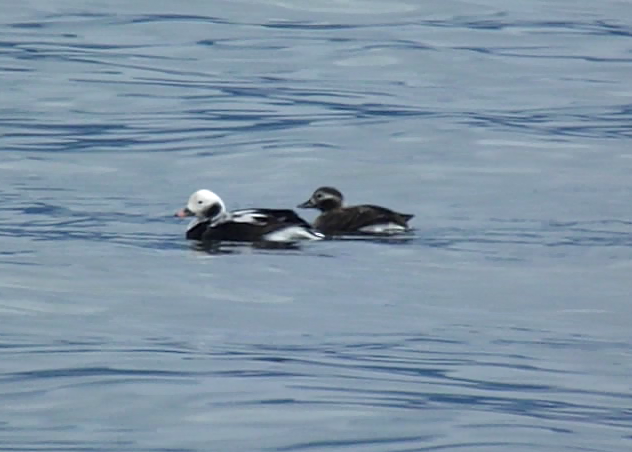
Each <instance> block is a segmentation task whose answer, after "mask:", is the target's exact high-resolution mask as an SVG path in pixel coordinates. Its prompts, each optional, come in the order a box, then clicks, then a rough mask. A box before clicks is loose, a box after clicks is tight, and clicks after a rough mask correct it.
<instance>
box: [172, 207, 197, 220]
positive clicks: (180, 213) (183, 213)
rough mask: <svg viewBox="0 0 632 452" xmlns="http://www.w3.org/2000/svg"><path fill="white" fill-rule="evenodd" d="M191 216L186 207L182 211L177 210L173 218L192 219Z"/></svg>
mask: <svg viewBox="0 0 632 452" xmlns="http://www.w3.org/2000/svg"><path fill="white" fill-rule="evenodd" d="M192 216H193V212H191V211H190V210H189V209H188V208H187V207H185V208H184V209H180V210H178V211H177V212H176V213H175V214H174V217H180V218H185V217H192Z"/></svg>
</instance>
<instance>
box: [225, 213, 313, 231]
mask: <svg viewBox="0 0 632 452" xmlns="http://www.w3.org/2000/svg"><path fill="white" fill-rule="evenodd" d="M231 221H234V222H235V223H249V224H253V225H257V226H265V225H270V224H294V225H300V226H305V227H308V228H309V227H310V224H309V223H308V222H307V221H305V220H303V219H302V218H301V217H299V216H298V214H297V213H296V212H294V211H293V210H291V209H241V210H234V211H232V212H231Z"/></svg>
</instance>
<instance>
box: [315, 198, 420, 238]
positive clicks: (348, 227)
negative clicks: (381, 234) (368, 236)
mask: <svg viewBox="0 0 632 452" xmlns="http://www.w3.org/2000/svg"><path fill="white" fill-rule="evenodd" d="M412 217H413V216H412V215H408V214H401V213H398V212H394V211H392V210H390V209H387V208H386V207H380V206H373V205H369V204H367V205H362V206H354V207H346V208H343V209H337V210H334V211H331V212H328V213H325V214H323V215H321V216H320V217H319V218H318V219H317V221H316V228H317V229H319V230H321V231H322V232H324V233H326V234H336V233H346V232H347V233H348V232H358V231H359V230H360V229H362V228H364V227H366V226H371V225H376V224H381V223H395V224H398V225H400V226H402V227H408V225H407V224H406V222H407V221H408V220H410V219H411V218H412Z"/></svg>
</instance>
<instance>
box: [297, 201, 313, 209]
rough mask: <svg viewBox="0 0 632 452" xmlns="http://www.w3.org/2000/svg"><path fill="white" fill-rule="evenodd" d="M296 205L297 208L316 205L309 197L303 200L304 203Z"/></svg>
mask: <svg viewBox="0 0 632 452" xmlns="http://www.w3.org/2000/svg"><path fill="white" fill-rule="evenodd" d="M296 207H298V208H299V209H310V208H312V207H316V206H315V205H314V203H313V202H312V200H311V199H308V200H307V201H305V202H304V203H302V204H299V205H298V206H296Z"/></svg>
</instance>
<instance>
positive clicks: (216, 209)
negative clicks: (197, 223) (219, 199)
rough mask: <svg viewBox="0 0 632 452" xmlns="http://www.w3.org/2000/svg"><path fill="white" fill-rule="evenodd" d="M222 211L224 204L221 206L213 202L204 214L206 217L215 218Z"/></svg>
mask: <svg viewBox="0 0 632 452" xmlns="http://www.w3.org/2000/svg"><path fill="white" fill-rule="evenodd" d="M221 211H222V206H220V205H219V204H213V205H211V206H209V207H208V208H207V209H206V210H205V211H204V216H205V217H206V218H214V217H215V216H217V214H219V213H220V212H221Z"/></svg>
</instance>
